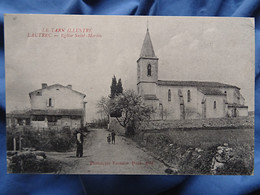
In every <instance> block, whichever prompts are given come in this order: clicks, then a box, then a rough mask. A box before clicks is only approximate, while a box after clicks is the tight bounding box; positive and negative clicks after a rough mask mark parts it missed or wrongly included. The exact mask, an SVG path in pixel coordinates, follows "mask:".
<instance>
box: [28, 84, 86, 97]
mask: <svg viewBox="0 0 260 195" xmlns="http://www.w3.org/2000/svg"><path fill="white" fill-rule="evenodd" d="M55 87H63V88H66V89H70V90H72V91H74V92H76V93H78V94H80V95H82V96H84V97H86V95H85V94H84V93H80V92H78V91H76V90H73V89H71V88H69V87H67V86H63V85H61V84H59V83H57V84H54V85H50V86H47V87H46V88H44V89H51V88H55ZM44 89H37V90H34V91H32V92H30V93H29V96H31V94H32V93H36V92H39V91H42V90H44Z"/></svg>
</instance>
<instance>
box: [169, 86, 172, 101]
mask: <svg viewBox="0 0 260 195" xmlns="http://www.w3.org/2000/svg"><path fill="white" fill-rule="evenodd" d="M171 96H172V94H171V90H170V89H169V90H168V102H170V101H171V100H172V97H171Z"/></svg>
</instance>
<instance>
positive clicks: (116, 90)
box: [110, 75, 123, 98]
mask: <svg viewBox="0 0 260 195" xmlns="http://www.w3.org/2000/svg"><path fill="white" fill-rule="evenodd" d="M121 93H123V86H122V81H121V79H118V82H117V80H116V76H115V75H114V77H113V78H112V83H111V86H110V97H111V98H114V97H115V96H117V95H119V94H121Z"/></svg>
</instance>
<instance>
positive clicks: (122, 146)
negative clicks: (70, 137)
mask: <svg viewBox="0 0 260 195" xmlns="http://www.w3.org/2000/svg"><path fill="white" fill-rule="evenodd" d="M107 135H108V131H106V130H104V129H95V130H91V131H90V133H89V134H88V135H87V137H86V138H85V143H84V154H83V155H84V156H83V157H82V158H76V157H75V152H67V153H50V154H49V155H48V156H51V157H53V158H55V159H58V160H60V161H62V162H63V168H62V171H61V173H67V174H68V173H69V174H165V172H164V171H165V169H167V167H166V166H165V165H164V164H163V163H162V162H160V161H158V160H156V159H154V158H153V157H152V156H150V155H149V154H148V153H147V152H145V151H144V150H143V149H141V148H139V147H138V146H137V145H136V144H135V143H134V142H133V141H132V140H129V139H127V138H125V137H122V136H116V143H115V144H111V143H110V144H108V143H107V139H106V137H107Z"/></svg>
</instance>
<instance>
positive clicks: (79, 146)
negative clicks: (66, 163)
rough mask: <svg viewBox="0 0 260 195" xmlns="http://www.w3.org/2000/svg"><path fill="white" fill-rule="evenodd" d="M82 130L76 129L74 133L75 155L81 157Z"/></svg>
mask: <svg viewBox="0 0 260 195" xmlns="http://www.w3.org/2000/svg"><path fill="white" fill-rule="evenodd" d="M83 137H84V135H83V132H82V129H80V130H79V131H77V133H76V139H77V153H76V157H82V156H83Z"/></svg>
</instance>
